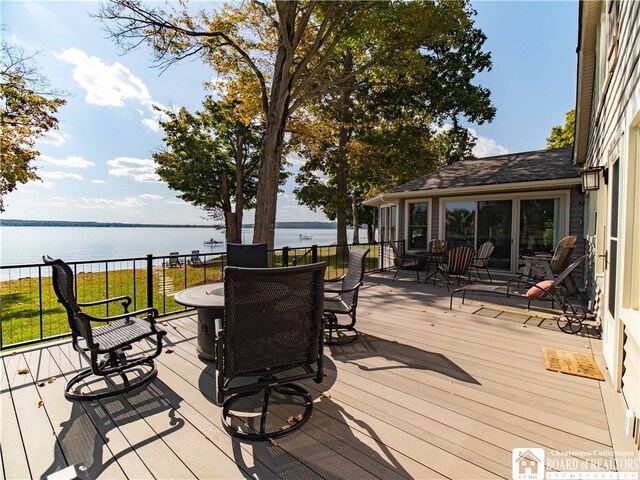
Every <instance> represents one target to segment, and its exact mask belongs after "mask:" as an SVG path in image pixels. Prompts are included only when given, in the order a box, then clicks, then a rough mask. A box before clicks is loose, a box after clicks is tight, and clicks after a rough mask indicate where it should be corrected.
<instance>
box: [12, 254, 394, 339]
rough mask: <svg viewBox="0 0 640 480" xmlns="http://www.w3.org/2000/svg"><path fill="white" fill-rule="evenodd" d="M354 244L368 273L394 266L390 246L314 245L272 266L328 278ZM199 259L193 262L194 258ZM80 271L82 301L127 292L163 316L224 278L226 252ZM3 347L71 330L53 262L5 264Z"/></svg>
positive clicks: (136, 305) (89, 265)
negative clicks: (319, 265) (316, 266)
mask: <svg viewBox="0 0 640 480" xmlns="http://www.w3.org/2000/svg"><path fill="white" fill-rule="evenodd" d="M350 248H368V249H369V250H370V252H369V255H368V256H367V263H366V266H365V268H366V270H365V272H366V273H371V272H377V271H380V270H384V269H385V267H386V266H387V267H388V266H389V265H391V264H392V263H391V262H392V260H391V261H390V260H389V258H388V255H389V254H388V252H387V250H390V249H388V248H386V245H385V244H384V243H383V242H380V243H368V244H360V245H326V246H318V245H312V246H310V247H296V248H289V247H283V248H281V249H274V250H271V251H270V252H269V255H270V264H271V265H272V266H273V267H286V266H293V265H305V264H309V263H315V262H321V261H324V262H326V263H327V273H326V275H327V278H335V277H339V276H342V275H343V274H344V273H345V272H346V270H347V267H348V259H349V255H348V252H349V249H350ZM196 256H197V257H198V258H199V259H200V261H194V260H195V257H196ZM67 263H68V264H69V266H70V267H71V269H72V270H73V272H74V275H75V292H76V298H78V301H80V302H88V301H92V300H96V299H102V298H109V297H115V296H119V295H128V296H130V297H131V298H132V300H133V302H132V305H131V308H132V309H140V308H144V307H155V308H157V309H158V311H159V312H160V315H161V316H166V315H171V314H175V313H179V312H184V311H185V310H188V308H187V307H183V306H181V305H178V304H177V303H176V302H175V301H174V300H173V295H174V294H175V293H176V292H178V291H180V290H182V289H184V288H188V287H193V286H196V285H202V284H207V283H215V282H221V281H223V280H224V266H225V264H226V254H225V253H201V254H198V255H193V254H185V255H179V256H178V258H177V261H176V259H175V256H169V255H165V256H154V255H146V256H144V257H135V258H115V259H105V260H90V261H78V262H67ZM0 298H1V302H0V350H4V349H7V348H15V347H20V346H26V345H29V344H33V343H38V342H42V341H48V340H52V339H57V338H61V337H65V336H69V335H70V331H69V326H68V321H67V314H66V311H65V310H64V308H63V307H62V306H61V305H60V304H59V303H58V301H57V298H56V296H55V292H54V291H53V285H52V283H51V267H49V266H47V265H45V264H27V265H3V266H1V267H0ZM113 308H114V307H113V306H111V308H110V307H109V304H107V305H102V306H97V307H91V309H90V310H88V313H90V314H91V315H94V316H109V315H115V314H117V313H121V312H116V311H114V310H113Z"/></svg>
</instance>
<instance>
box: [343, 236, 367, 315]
mask: <svg viewBox="0 0 640 480" xmlns="http://www.w3.org/2000/svg"><path fill="white" fill-rule="evenodd" d="M368 253H369V250H363V249H362V248H353V249H351V250H350V251H349V267H348V269H347V274H346V275H345V276H344V278H343V279H342V286H341V290H343V292H344V293H341V294H340V298H341V299H342V301H343V302H344V303H346V304H347V305H350V306H351V307H352V308H355V307H356V306H357V304H358V288H357V287H359V286H360V285H362V279H363V278H364V262H365V258H366V256H367V254H368Z"/></svg>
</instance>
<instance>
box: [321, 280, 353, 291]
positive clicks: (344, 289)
mask: <svg viewBox="0 0 640 480" xmlns="http://www.w3.org/2000/svg"><path fill="white" fill-rule="evenodd" d="M361 285H362V282H360V283H358V284H357V285H356V286H355V287H353V288H342V289H340V290H334V289H331V288H325V289H324V292H325V293H349V292H354V291H356V290H357V289H358V288H360V286H361Z"/></svg>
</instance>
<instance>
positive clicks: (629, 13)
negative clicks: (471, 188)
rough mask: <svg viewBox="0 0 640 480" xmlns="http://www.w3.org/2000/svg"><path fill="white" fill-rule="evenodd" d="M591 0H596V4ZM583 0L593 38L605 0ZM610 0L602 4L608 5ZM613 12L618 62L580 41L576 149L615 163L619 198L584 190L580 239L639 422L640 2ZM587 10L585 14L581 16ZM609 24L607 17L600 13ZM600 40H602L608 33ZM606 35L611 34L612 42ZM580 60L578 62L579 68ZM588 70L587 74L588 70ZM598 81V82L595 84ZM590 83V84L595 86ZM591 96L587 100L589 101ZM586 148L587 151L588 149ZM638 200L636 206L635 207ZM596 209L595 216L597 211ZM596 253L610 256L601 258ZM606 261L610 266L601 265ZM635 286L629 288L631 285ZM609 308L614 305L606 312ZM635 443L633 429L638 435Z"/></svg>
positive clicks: (606, 346)
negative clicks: (639, 143)
mask: <svg viewBox="0 0 640 480" xmlns="http://www.w3.org/2000/svg"><path fill="white" fill-rule="evenodd" d="M594 3H595V2H594ZM594 3H589V2H585V3H583V4H581V7H580V8H581V12H583V15H582V16H581V17H584V18H582V20H581V25H580V29H581V31H582V35H581V38H582V39H585V38H587V39H588V40H593V39H594V38H596V39H597V35H598V27H597V25H593V22H591V23H590V22H588V21H587V20H588V19H587V17H592V15H593V12H594V9H596V8H598V19H597V22H596V23H597V24H599V23H600V22H601V21H602V19H601V17H600V12H601V11H602V10H600V8H601V7H602V5H603V4H602V3H600V2H599V3H598V4H594ZM610 4H611V3H610V2H607V4H606V5H605V8H609V6H610ZM616 4H617V5H619V12H618V37H617V42H618V43H617V61H616V62H615V63H611V61H610V60H608V59H607V55H608V52H609V51H610V47H611V45H610V44H608V45H606V48H605V50H604V51H605V52H606V53H607V55H600V54H599V52H597V51H596V52H595V63H593V65H591V58H592V57H594V53H593V50H585V49H584V48H585V45H591V44H592V43H594V42H584V43H583V45H581V49H579V52H578V62H579V69H578V72H579V74H580V73H581V72H582V79H581V80H580V81H579V83H578V85H579V90H578V109H579V110H580V109H582V114H581V115H580V121H581V122H582V121H583V120H582V119H583V116H584V115H585V114H586V112H587V110H586V109H585V107H584V105H585V103H586V102H587V101H588V100H591V106H590V108H591V110H590V112H589V123H588V139H585V138H584V130H583V131H582V132H581V129H582V128H583V127H584V125H578V126H577V130H576V131H577V132H581V134H580V135H577V136H576V152H578V155H577V156H576V160H577V161H578V162H581V161H582V160H583V159H582V158H581V157H580V152H583V151H586V156H585V158H584V163H585V165H586V166H589V167H593V166H599V167H604V168H609V169H610V171H611V168H612V166H613V165H614V163H615V162H616V161H617V162H619V163H618V165H619V172H620V174H619V179H620V181H619V195H618V198H619V203H618V211H617V212H613V213H611V212H609V209H610V204H611V203H610V195H611V191H612V188H611V185H606V184H602V185H601V189H600V190H599V191H597V192H590V193H588V195H587V197H586V200H585V203H586V205H585V216H586V219H585V220H586V221H585V226H586V232H585V236H586V238H587V240H588V243H587V247H588V250H589V252H590V254H591V255H592V258H591V259H590V263H589V269H588V273H589V276H588V278H587V280H588V285H589V291H590V293H591V294H592V295H593V297H592V299H593V302H592V303H593V305H594V313H595V314H596V316H597V317H598V318H599V319H600V320H601V322H602V330H603V332H602V334H603V355H604V358H605V362H606V364H607V367H608V370H609V373H610V375H611V378H612V381H613V383H614V385H615V386H616V388H618V389H619V390H620V391H621V392H622V394H623V396H624V399H625V401H626V404H627V407H628V408H629V409H630V410H631V411H632V412H633V414H634V415H635V418H636V425H637V424H638V422H637V419H638V418H640V400H639V399H640V371H639V368H638V365H640V348H639V345H640V310H639V309H638V296H640V291H638V290H640V289H638V288H637V284H636V283H634V282H637V278H638V276H640V272H639V270H638V269H639V268H640V267H639V266H638V265H639V262H638V261H637V259H635V260H634V255H637V247H634V246H633V244H634V243H637V242H638V241H640V239H638V238H634V236H633V234H631V233H629V232H633V229H634V222H637V221H638V220H637V215H638V214H637V211H636V210H637V203H638V201H639V200H640V180H639V178H640V177H639V176H638V175H637V174H636V173H634V172H636V171H637V169H638V165H639V164H640V159H638V153H637V152H638V149H637V147H635V146H634V141H635V140H633V139H634V138H636V137H638V133H637V129H638V124H639V123H640V61H639V58H640V21H638V18H639V16H640V2H635V1H634V2H616ZM585 12H586V13H588V15H587V14H586V13H585ZM604 22H606V23H608V22H609V18H608V17H605V19H604ZM604 38H607V36H605V37H604ZM610 39H611V37H608V41H610ZM581 62H582V65H581V66H580V64H581ZM603 62H606V64H607V70H608V71H607V72H606V77H605V78H606V81H605V82H604V83H603V86H602V89H601V90H600V91H595V90H594V91H593V92H590V91H589V89H588V86H587V85H586V84H587V83H588V81H587V79H588V76H589V75H590V74H593V71H595V72H596V75H597V72H598V67H599V65H602V64H603ZM589 68H591V69H592V71H591V72H589V71H585V69H589ZM594 85H596V86H597V82H595V83H594ZM594 88H595V87H594ZM589 96H590V98H589ZM585 147H586V148H585ZM634 202H635V204H634ZM596 212H597V216H596ZM613 215H615V216H616V217H617V218H618V236H617V252H618V254H617V264H616V265H617V269H616V268H614V267H615V266H614V265H612V264H611V263H610V262H611V252H610V249H611V242H610V239H611V232H610V225H611V224H612V216H613ZM601 255H607V258H606V259H603V258H601ZM605 261H606V263H607V265H608V270H605V269H604V268H603V265H604V264H605ZM612 272H616V273H615V278H616V282H615V285H616V288H615V290H614V291H608V290H609V289H608V288H605V286H606V285H608V284H609V282H608V276H609V275H611V274H612ZM632 289H634V290H635V291H634V290H632ZM610 305H612V306H613V308H612V312H613V314H610V313H609V310H610ZM635 440H636V444H637V443H638V434H637V432H636V437H635Z"/></svg>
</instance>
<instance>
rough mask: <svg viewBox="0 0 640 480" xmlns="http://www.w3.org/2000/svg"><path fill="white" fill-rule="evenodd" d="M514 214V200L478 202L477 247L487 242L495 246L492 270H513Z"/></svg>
mask: <svg viewBox="0 0 640 480" xmlns="http://www.w3.org/2000/svg"><path fill="white" fill-rule="evenodd" d="M512 212H513V201H512V200H489V201H480V202H478V219H477V223H478V228H477V231H476V245H475V247H476V248H478V247H479V246H480V245H482V244H483V243H484V242H486V241H487V240H490V241H491V242H492V243H493V244H494V245H495V247H496V248H495V250H494V251H493V256H492V257H491V267H492V268H499V269H504V270H511V244H512V243H513V242H512V238H513V237H512V224H513V222H512V218H513V215H512Z"/></svg>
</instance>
